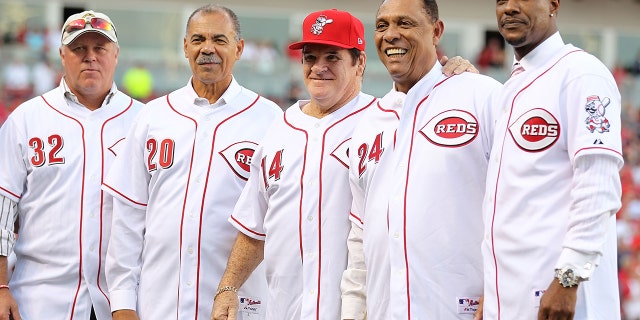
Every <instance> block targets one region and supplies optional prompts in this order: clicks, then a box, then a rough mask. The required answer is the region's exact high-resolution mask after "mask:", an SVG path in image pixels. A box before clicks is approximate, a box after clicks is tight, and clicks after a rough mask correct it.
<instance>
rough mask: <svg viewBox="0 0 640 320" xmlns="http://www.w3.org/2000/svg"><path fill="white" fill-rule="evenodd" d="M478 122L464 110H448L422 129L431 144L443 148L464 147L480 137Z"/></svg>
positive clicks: (421, 131)
mask: <svg viewBox="0 0 640 320" xmlns="http://www.w3.org/2000/svg"><path fill="white" fill-rule="evenodd" d="M478 129H479V125H478V120H476V118H475V117H474V116H473V115H472V114H471V113H469V112H466V111H463V110H447V111H445V112H442V113H440V114H438V115H437V116H435V117H433V118H432V119H431V120H429V122H427V124H426V125H425V126H424V127H423V128H422V129H420V133H422V135H423V136H424V137H425V138H427V140H429V141H430V142H431V143H433V144H435V145H438V146H443V147H462V146H464V145H467V144H468V143H470V142H471V141H473V139H475V138H476V137H477V136H478Z"/></svg>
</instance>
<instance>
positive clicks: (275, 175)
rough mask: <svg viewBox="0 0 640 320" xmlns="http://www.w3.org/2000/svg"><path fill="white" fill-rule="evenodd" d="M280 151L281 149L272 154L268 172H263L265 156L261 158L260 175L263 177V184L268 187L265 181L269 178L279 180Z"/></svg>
mask: <svg viewBox="0 0 640 320" xmlns="http://www.w3.org/2000/svg"><path fill="white" fill-rule="evenodd" d="M282 152H283V150H278V151H277V152H276V154H275V155H274V156H273V160H271V165H270V166H269V172H268V174H267V173H265V169H266V168H265V164H266V160H267V157H264V158H262V163H261V165H260V166H261V167H262V176H263V178H264V185H265V187H266V188H269V183H268V182H267V181H268V180H269V179H273V180H276V181H277V180H280V174H281V173H282V169H283V167H282Z"/></svg>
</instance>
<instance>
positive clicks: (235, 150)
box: [220, 141, 258, 180]
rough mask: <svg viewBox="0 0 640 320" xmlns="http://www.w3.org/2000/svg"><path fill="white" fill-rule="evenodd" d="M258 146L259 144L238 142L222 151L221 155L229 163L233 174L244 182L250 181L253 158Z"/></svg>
mask: <svg viewBox="0 0 640 320" xmlns="http://www.w3.org/2000/svg"><path fill="white" fill-rule="evenodd" d="M257 146H258V144H257V143H255V142H251V141H242V142H237V143H234V144H232V145H230V146H229V147H227V148H226V149H224V150H222V151H220V155H221V156H222V157H223V158H224V160H225V161H227V163H228V164H229V166H230V167H231V170H233V172H235V173H236V174H237V175H238V176H239V177H240V178H242V179H243V180H248V179H249V166H250V165H251V158H252V157H253V153H254V152H255V150H256V147H257Z"/></svg>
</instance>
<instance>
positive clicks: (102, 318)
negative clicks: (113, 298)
mask: <svg viewBox="0 0 640 320" xmlns="http://www.w3.org/2000/svg"><path fill="white" fill-rule="evenodd" d="M141 108H142V104H141V103H140V102H137V101H135V100H132V99H131V98H130V97H128V96H127V95H125V94H124V93H122V92H120V91H118V90H117V88H116V86H115V84H113V85H112V87H111V91H110V93H109V95H108V96H107V98H106V99H105V101H104V102H103V104H102V106H101V107H100V108H98V109H96V110H94V111H91V110H89V109H87V108H86V107H85V106H83V105H80V104H79V102H78V100H77V98H76V97H75V96H74V95H73V94H72V93H71V92H70V91H69V90H68V89H67V87H66V84H65V82H64V80H62V81H61V82H60V86H59V87H57V88H55V89H53V90H51V91H49V92H47V93H45V94H44V95H42V96H38V97H35V98H33V99H31V100H29V101H27V102H25V103H23V104H22V105H20V106H19V107H18V108H17V109H16V110H14V111H13V112H12V113H11V116H10V117H9V119H8V120H7V122H5V123H4V125H3V126H2V128H1V129H0V198H1V197H5V198H7V199H9V200H11V201H13V202H17V212H19V217H17V218H18V220H19V224H20V230H15V231H16V232H19V234H20V236H19V237H18V240H17V241H16V242H15V247H14V248H13V249H14V252H15V255H16V264H15V270H14V272H13V274H12V276H11V279H10V282H9V286H10V287H11V293H12V294H13V296H14V298H15V299H16V301H17V303H18V307H19V309H20V315H21V316H22V319H24V320H37V319H54V320H63V319H89V315H90V313H91V307H92V305H93V307H94V309H95V313H96V317H97V318H98V319H99V320H106V319H111V311H110V309H109V295H108V292H107V284H106V281H105V274H104V263H105V256H106V251H107V242H108V240H109V233H110V230H111V212H112V200H113V199H112V197H111V196H109V195H108V194H107V193H104V192H102V190H101V189H100V184H101V183H102V179H103V178H104V176H105V175H106V171H107V169H108V168H109V167H110V166H111V163H112V162H113V161H114V159H115V158H116V155H120V151H121V147H122V145H123V143H122V142H123V139H124V137H125V135H126V132H127V130H128V128H129V126H130V124H131V123H132V122H133V119H134V117H135V115H136V114H137V113H138V111H140V109H141ZM5 202H6V199H5ZM1 212H2V216H0V221H2V224H3V226H4V228H3V230H0V232H1V239H0V241H1V242H2V246H0V248H1V250H2V251H1V252H0V255H3V256H6V255H8V254H9V253H10V252H11V245H12V243H11V242H12V239H13V232H14V230H13V226H14V225H13V221H14V219H15V216H12V215H14V214H15V213H14V212H15V211H14V210H4V209H3V210H2V211H1ZM10 215H11V216H10Z"/></svg>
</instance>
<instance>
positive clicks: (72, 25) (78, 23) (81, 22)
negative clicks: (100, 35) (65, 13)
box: [64, 18, 113, 33]
mask: <svg viewBox="0 0 640 320" xmlns="http://www.w3.org/2000/svg"><path fill="white" fill-rule="evenodd" d="M87 22H88V23H89V24H90V25H91V26H92V27H93V28H94V29H100V30H105V31H111V30H113V25H112V24H111V23H109V21H107V20H105V19H102V18H91V19H78V20H73V21H71V22H69V25H68V26H67V27H66V28H65V29H64V31H65V32H67V33H71V32H74V31H78V30H82V29H84V27H85V26H86V25H87Z"/></svg>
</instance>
